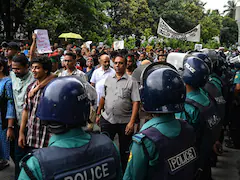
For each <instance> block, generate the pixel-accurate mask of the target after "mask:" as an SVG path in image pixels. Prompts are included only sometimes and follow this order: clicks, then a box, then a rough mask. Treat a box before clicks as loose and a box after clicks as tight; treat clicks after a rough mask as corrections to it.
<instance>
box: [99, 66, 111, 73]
mask: <svg viewBox="0 0 240 180" xmlns="http://www.w3.org/2000/svg"><path fill="white" fill-rule="evenodd" d="M100 70H101V71H103V72H108V71H111V67H109V68H108V69H107V70H104V69H103V67H102V66H101V67H100Z"/></svg>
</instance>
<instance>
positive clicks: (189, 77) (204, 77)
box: [182, 56, 210, 88]
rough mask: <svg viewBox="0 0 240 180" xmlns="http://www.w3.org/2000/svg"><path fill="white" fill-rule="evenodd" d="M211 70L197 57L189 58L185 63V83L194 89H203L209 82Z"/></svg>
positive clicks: (183, 77)
mask: <svg viewBox="0 0 240 180" xmlns="http://www.w3.org/2000/svg"><path fill="white" fill-rule="evenodd" d="M209 73H210V70H209V68H208V66H207V65H206V63H205V62H204V61H203V60H201V59H199V58H197V57H194V56H192V57H188V58H186V59H185V61H184V70H183V74H182V79H183V81H184V82H185V83H186V84H188V85H190V86H192V87H194V88H199V87H203V86H204V85H205V84H206V82H207V81H208V77H209Z"/></svg>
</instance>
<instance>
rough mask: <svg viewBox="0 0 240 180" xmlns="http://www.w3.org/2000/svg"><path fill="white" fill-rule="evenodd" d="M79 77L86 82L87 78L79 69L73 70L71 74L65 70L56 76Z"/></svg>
mask: <svg viewBox="0 0 240 180" xmlns="http://www.w3.org/2000/svg"><path fill="white" fill-rule="evenodd" d="M73 75H75V76H80V77H82V78H83V79H84V80H86V81H88V78H87V75H86V74H85V73H84V72H82V71H80V70H79V69H77V68H75V70H74V71H73V72H72V73H69V72H68V70H65V71H62V72H60V73H59V74H58V77H61V76H73Z"/></svg>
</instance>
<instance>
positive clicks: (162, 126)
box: [123, 114, 181, 180]
mask: <svg viewBox="0 0 240 180" xmlns="http://www.w3.org/2000/svg"><path fill="white" fill-rule="evenodd" d="M149 127H155V128H156V129H157V130H158V131H159V132H161V133H162V134H163V135H164V136H166V137H168V138H175V137H177V136H178V135H179V134H180V132H181V124H180V123H179V121H178V120H176V119H175V118H174V115H172V114H169V115H163V116H160V117H155V118H153V119H151V120H149V121H148V122H147V123H145V124H144V125H143V127H142V128H141V130H140V132H141V131H144V130H145V129H148V128H149ZM143 144H144V146H145V147H146V150H147V152H148V154H149V158H150V160H149V158H148V156H147V155H146V153H145V152H144V148H143V147H142V146H143ZM158 158H159V153H158V151H157V149H156V146H155V144H154V143H153V142H152V141H151V140H149V139H148V138H146V136H145V135H144V134H141V133H140V134H136V135H135V136H133V144H132V146H131V152H130V156H129V160H128V165H127V169H126V171H125V174H124V177H123V179H124V180H133V179H135V180H143V179H148V178H147V177H151V174H148V173H149V171H148V169H149V168H148V167H149V166H155V165H157V164H158V163H159V160H158ZM139 169H141V173H139Z"/></svg>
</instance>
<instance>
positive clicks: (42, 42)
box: [34, 29, 52, 54]
mask: <svg viewBox="0 0 240 180" xmlns="http://www.w3.org/2000/svg"><path fill="white" fill-rule="evenodd" d="M34 33H35V34H36V35H37V41H36V42H37V50H38V53H39V54H44V53H52V49H51V47H50V41H49V37H48V31H47V30H45V29H36V30H34Z"/></svg>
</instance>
